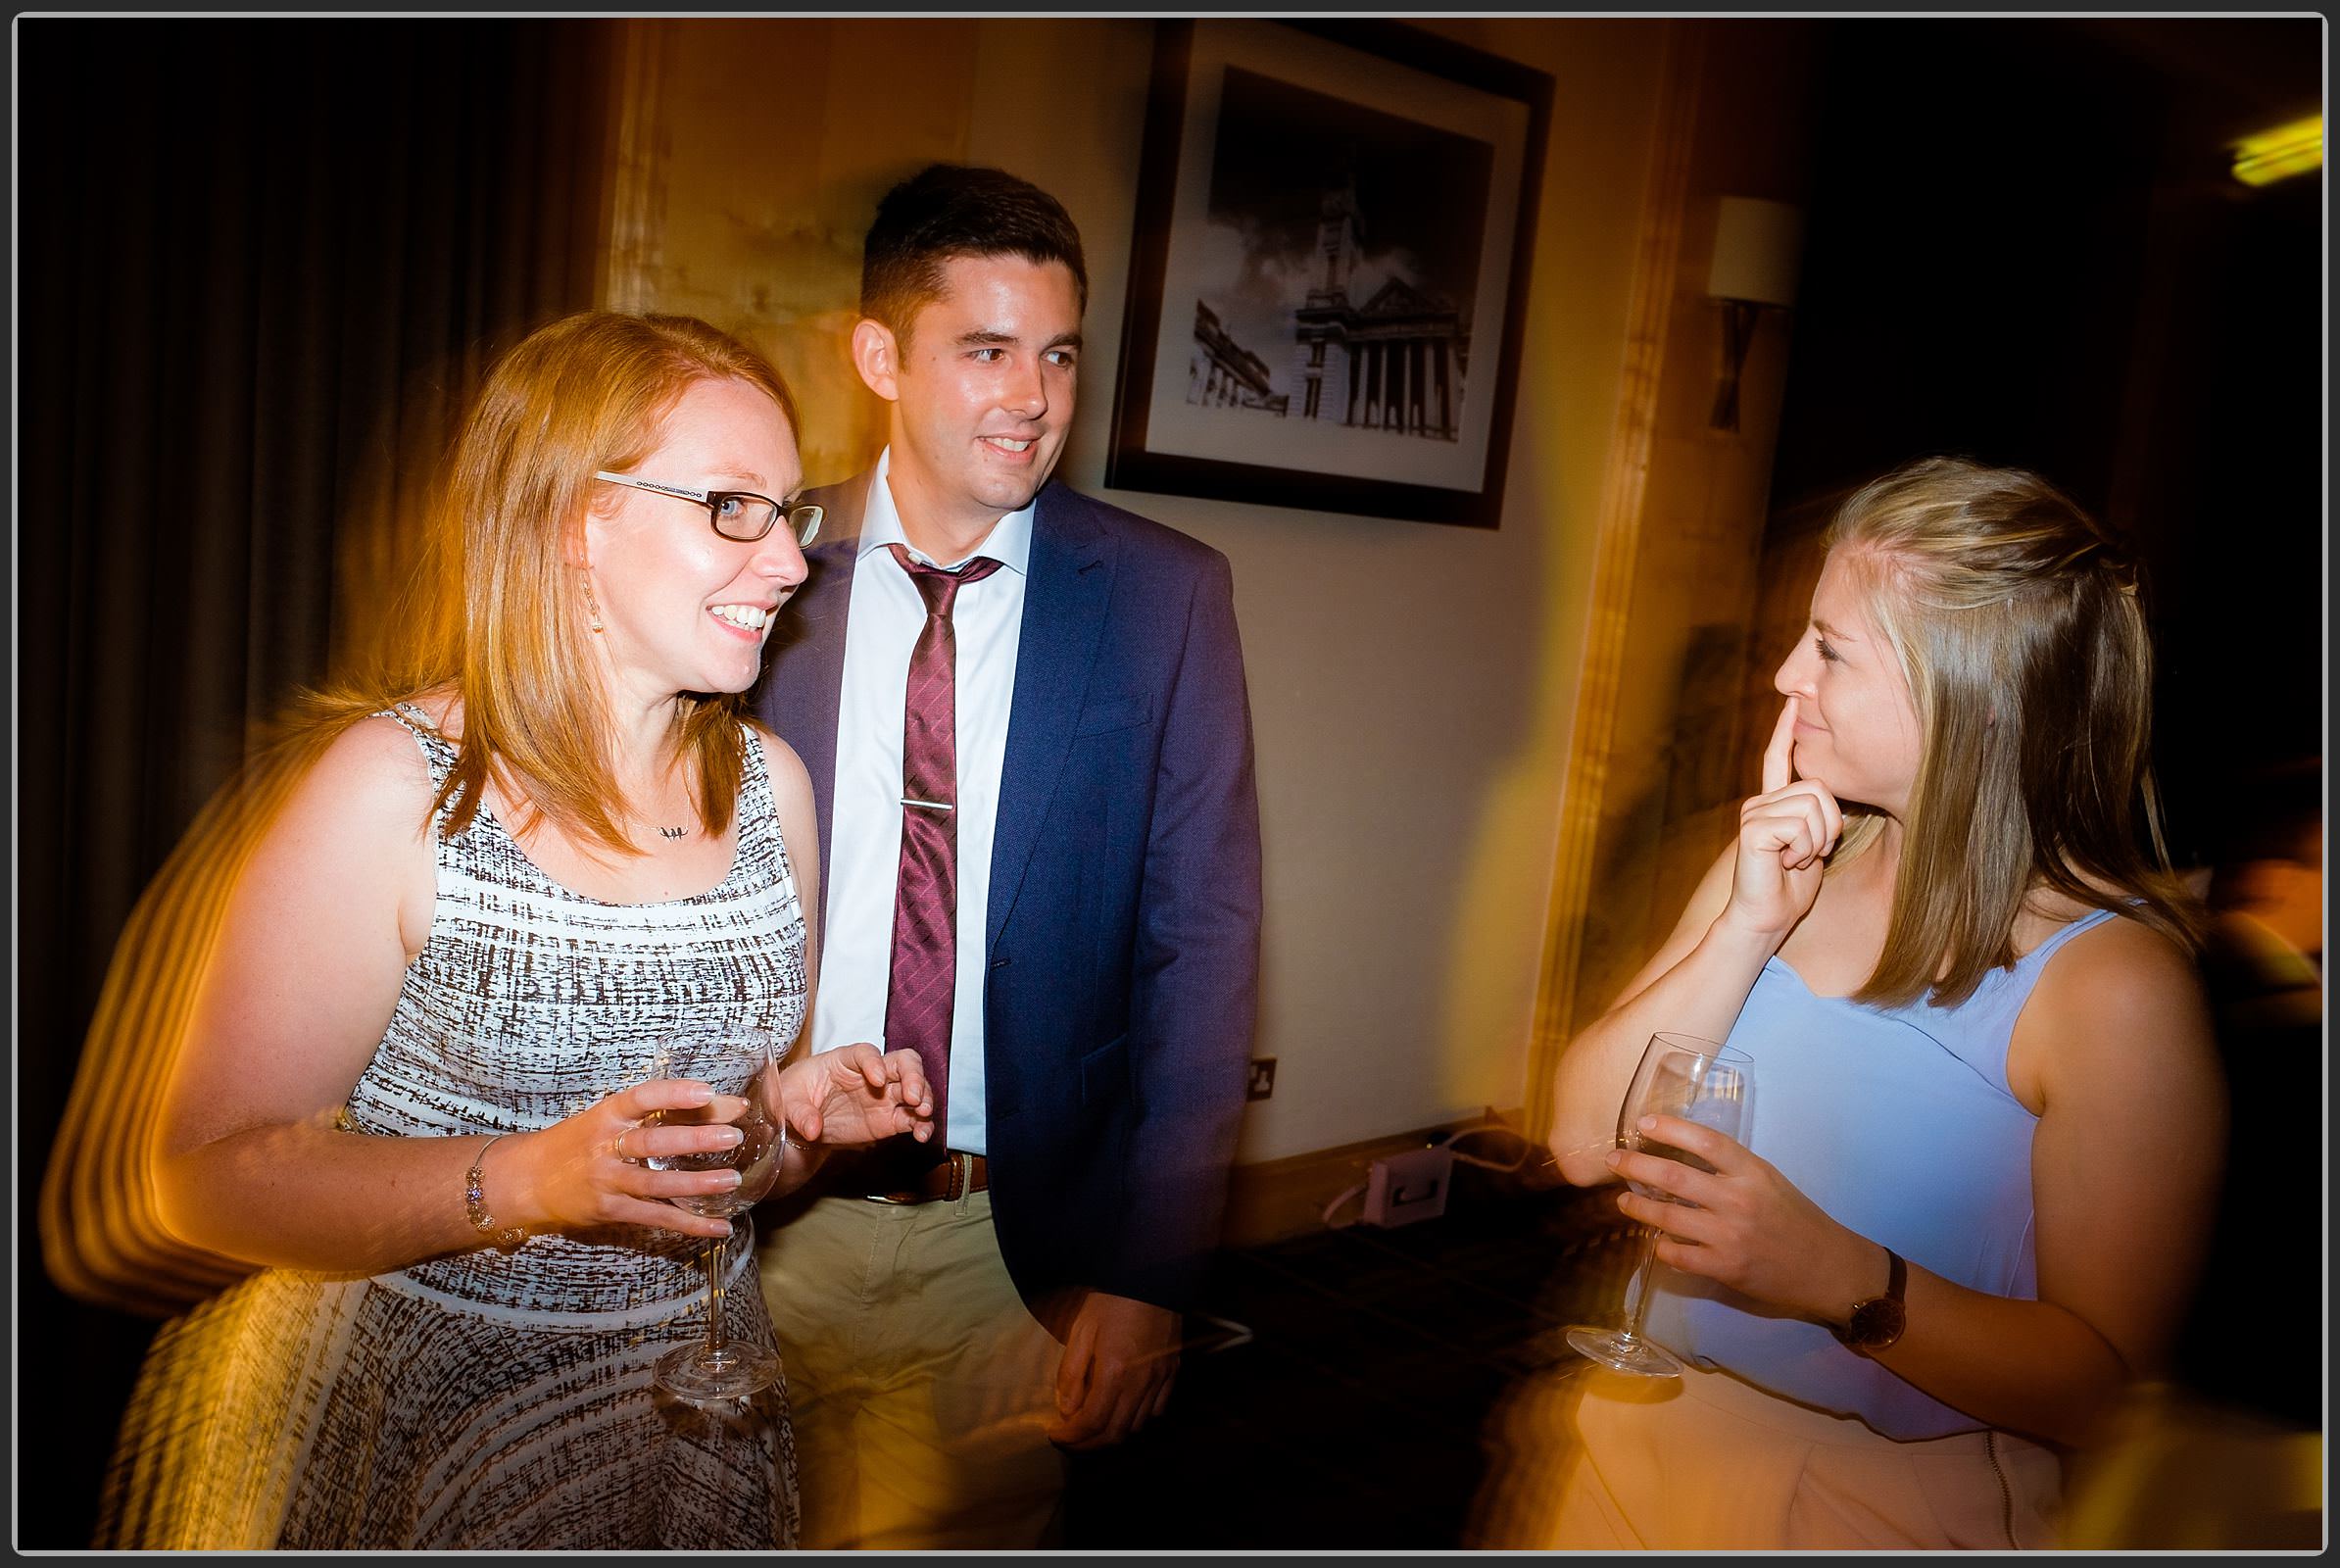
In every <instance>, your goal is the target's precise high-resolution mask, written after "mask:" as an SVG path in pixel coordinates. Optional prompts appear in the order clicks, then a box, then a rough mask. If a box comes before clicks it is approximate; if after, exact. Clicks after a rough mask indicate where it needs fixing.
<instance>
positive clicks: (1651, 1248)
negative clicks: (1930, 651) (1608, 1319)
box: [1624, 1226, 1658, 1345]
mask: <svg viewBox="0 0 2340 1568" xmlns="http://www.w3.org/2000/svg"><path fill="white" fill-rule="evenodd" d="M1657 1239H1658V1233H1657V1228H1656V1227H1655V1226H1652V1227H1651V1228H1650V1231H1649V1234H1648V1235H1647V1236H1645V1237H1643V1238H1642V1239H1641V1261H1640V1264H1639V1266H1637V1267H1636V1268H1634V1270H1633V1283H1631V1284H1630V1285H1628V1286H1627V1287H1626V1288H1625V1289H1626V1296H1627V1298H1628V1299H1629V1300H1630V1302H1631V1304H1630V1305H1628V1306H1627V1307H1626V1310H1625V1330H1624V1337H1625V1338H1626V1339H1628V1340H1631V1341H1632V1342H1633V1344H1635V1345H1638V1344H1640V1343H1641V1320H1642V1319H1643V1318H1645V1317H1647V1316H1648V1315H1649V1275H1650V1272H1651V1269H1652V1267H1653V1266H1654V1265H1655V1264H1656V1262H1657Z"/></svg>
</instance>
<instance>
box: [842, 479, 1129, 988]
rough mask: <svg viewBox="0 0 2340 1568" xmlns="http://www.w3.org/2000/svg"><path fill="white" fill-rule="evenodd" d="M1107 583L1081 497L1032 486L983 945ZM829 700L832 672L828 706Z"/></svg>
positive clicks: (1069, 716)
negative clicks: (1034, 502) (1028, 550)
mask: <svg viewBox="0 0 2340 1568" xmlns="http://www.w3.org/2000/svg"><path fill="white" fill-rule="evenodd" d="M1112 588H1113V540H1112V538H1111V537H1110V536H1109V535H1107V534H1106V533H1105V532H1104V530H1103V529H1101V528H1099V527H1098V526H1097V523H1096V521H1095V520H1094V519H1093V518H1092V517H1091V516H1090V515H1089V506H1088V503H1087V502H1086V501H1084V500H1083V499H1082V498H1081V497H1080V496H1079V495H1077V494H1075V493H1074V492H1072V491H1070V490H1067V489H1066V488H1064V486H1062V485H1061V484H1057V483H1055V482H1054V481H1050V482H1049V483H1048V486H1047V487H1046V488H1044V489H1043V490H1042V491H1041V493H1040V502H1039V506H1038V508H1037V510H1036V511H1035V513H1034V515H1033V519H1032V559H1031V562H1030V564H1029V569H1028V570H1027V572H1026V575H1025V580H1024V623H1023V627H1022V631H1021V635H1020V637H1019V640H1018V644H1017V648H1016V661H1015V696H1014V699H1013V701H1012V703H1011V705H1010V707H1009V709H1008V719H1007V755H1006V759H1005V760H1004V761H1003V762H1002V763H1001V766H1000V777H999V819H998V822H997V825H996V826H995V827H994V829H993V838H992V886H991V897H990V900H989V906H990V907H989V908H988V910H987V911H986V912H987V916H988V918H987V920H986V929H985V951H986V952H987V953H988V952H991V951H994V950H996V949H997V948H998V947H999V931H1000V929H1001V927H1003V926H1004V925H1005V924H1006V923H1007V911H1008V910H1009V909H1010V908H1012V907H1014V905H1015V896H1016V890H1017V889H1018V888H1019V887H1020V886H1021V885H1022V883H1023V879H1024V870H1025V867H1026V866H1028V865H1029V864H1030V863H1031V859H1032V851H1033V848H1034V846H1035V845H1036V844H1037V843H1038V842H1039V838H1040V825H1041V822H1042V821H1043V819H1045V818H1046V817H1047V816H1048V802H1049V801H1050V799H1052V798H1053V797H1054V795H1055V792H1056V781H1057V777H1058V775H1059V774H1060V773H1062V771H1063V769H1064V760H1065V756H1066V754H1067V753H1068V752H1070V751H1071V749H1072V738H1073V729H1074V727H1075V725H1076V724H1077V723H1078V722H1079V719H1080V712H1081V699H1082V696H1083V694H1084V693H1085V692H1086V691H1087V690H1088V686H1089V672H1090V668H1091V666H1092V665H1094V664H1095V663H1096V662H1097V641H1098V638H1099V637H1100V636H1101V635H1102V634H1103V631H1104V624H1105V605H1106V603H1107V601H1108V600H1109V599H1110V598H1111V595H1112ZM835 701H836V693H835V690H834V682H833V681H832V690H831V693H830V702H831V705H832V707H833V706H834V704H835ZM823 832H824V834H825V832H826V828H825V827H824V829H823Z"/></svg>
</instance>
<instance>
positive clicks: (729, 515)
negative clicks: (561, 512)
mask: <svg viewBox="0 0 2340 1568" xmlns="http://www.w3.org/2000/svg"><path fill="white" fill-rule="evenodd" d="M594 477H595V478H596V479H606V480H608V481H609V483H611V484H622V485H626V486H629V487H631V488H632V489H636V490H647V491H649V492H650V493H651V494H652V495H654V496H672V497H673V498H674V499H675V500H677V501H694V502H697V503H698V504H699V505H700V506H703V507H705V508H707V521H708V522H709V523H711V524H713V526H714V530H715V532H717V533H719V534H721V535H722V536H723V537H724V538H726V539H736V540H738V541H739V542H740V543H741V544H744V545H752V544H754V543H756V540H758V539H761V538H762V537H763V536H764V535H765V534H767V533H770V532H771V531H772V524H774V523H776V522H778V521H779V520H780V519H781V518H782V517H783V516H785V517H787V518H788V531H789V532H790V533H792V534H794V535H795V536H796V541H797V548H798V549H800V550H801V549H803V548H804V546H806V545H808V544H810V543H812V541H813V540H814V539H815V538H816V537H818V535H819V533H820V519H821V515H822V513H821V508H820V506H819V504H818V503H816V502H811V501H795V502H788V503H782V502H778V501H774V500H773V499H772V498H771V497H770V496H759V495H757V494H756V492H755V491H753V490H693V489H692V488H690V487H689V486H688V485H679V484H665V483H662V482H660V481H659V480H657V479H637V478H635V477H634V476H633V475H632V474H630V473H610V472H608V471H607V470H597V471H596V472H595V474H594Z"/></svg>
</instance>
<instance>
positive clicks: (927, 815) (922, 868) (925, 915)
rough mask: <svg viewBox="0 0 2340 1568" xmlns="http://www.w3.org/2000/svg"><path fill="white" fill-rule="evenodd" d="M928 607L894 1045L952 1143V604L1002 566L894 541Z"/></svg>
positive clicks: (909, 724)
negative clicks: (933, 560)
mask: <svg viewBox="0 0 2340 1568" xmlns="http://www.w3.org/2000/svg"><path fill="white" fill-rule="evenodd" d="M886 548H887V549H889V550H891V551H893V552H894V559H895V560H896V561H899V562H901V563H902V570H904V571H906V572H908V573H909V574H910V581H912V582H913V583H916V584H917V585H918V593H919V595H920V597H922V598H924V599H925V601H926V624H925V626H924V627H923V628H921V629H920V630H919V633H918V644H917V646H916V647H915V648H913V649H912V650H911V651H910V680H909V689H908V691H907V693H906V694H905V696H904V699H903V702H902V869H901V871H900V873H899V874H898V876H897V878H896V881H895V884H894V956H893V961H892V963H891V965H890V966H889V968H888V971H887V979H886V1049H887V1050H888V1051H915V1052H917V1053H918V1059H919V1061H920V1062H921V1063H923V1064H924V1065H925V1067H926V1077H927V1081H928V1082H929V1083H931V1084H933V1085H934V1091H935V1134H936V1136H935V1138H934V1140H933V1141H932V1142H931V1143H930V1144H929V1145H928V1146H927V1148H928V1150H930V1151H931V1152H932V1153H933V1155H934V1157H935V1158H937V1159H940V1158H941V1157H942V1155H943V1152H944V1149H945V1146H946V1139H945V1137H944V1132H945V1129H946V1125H947V1124H946V1123H945V1121H944V1119H943V1118H944V1115H945V1113H946V1112H945V1105H944V1096H945V1095H946V1094H947V1093H948V1092H949V1090H950V1087H951V1003H952V1001H953V1000H954V999H955V998H956V996H957V994H958V741H957V699H956V696H955V694H954V686H955V681H956V665H957V640H956V638H955V637H954V636H953V634H952V632H951V601H952V600H954V599H956V598H957V597H958V591H959V589H960V588H961V587H962V586H963V585H965V584H967V583H971V582H981V581H982V580H983V579H984V578H986V577H988V576H990V575H991V574H992V573H993V572H995V571H998V570H999V562H997V561H994V560H992V559H990V558H989V557H987V556H978V557H976V558H975V559H974V560H973V561H970V562H968V563H967V564H965V565H964V566H962V567H960V568H959V569H958V570H957V571H955V572H951V571H946V570H944V569H943V568H942V567H940V566H928V565H923V564H920V563H918V562H915V561H912V560H911V559H910V553H909V552H908V551H907V550H904V549H903V548H902V546H900V545H888V546H887V547H886Z"/></svg>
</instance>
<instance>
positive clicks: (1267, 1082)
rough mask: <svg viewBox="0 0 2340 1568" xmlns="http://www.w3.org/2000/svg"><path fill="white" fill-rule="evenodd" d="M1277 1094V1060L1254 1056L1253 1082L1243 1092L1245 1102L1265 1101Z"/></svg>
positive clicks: (1270, 1057) (1252, 1066) (1252, 1060)
mask: <svg viewBox="0 0 2340 1568" xmlns="http://www.w3.org/2000/svg"><path fill="white" fill-rule="evenodd" d="M1275 1092H1276V1058H1275V1057H1273V1056H1253V1057H1252V1058H1251V1081H1250V1084H1249V1086H1248V1087H1247V1088H1246V1089H1245V1090H1244V1091H1243V1098H1244V1099H1245V1100H1265V1099H1267V1098H1268V1097H1269V1096H1270V1095H1272V1094H1274V1093H1275Z"/></svg>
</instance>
